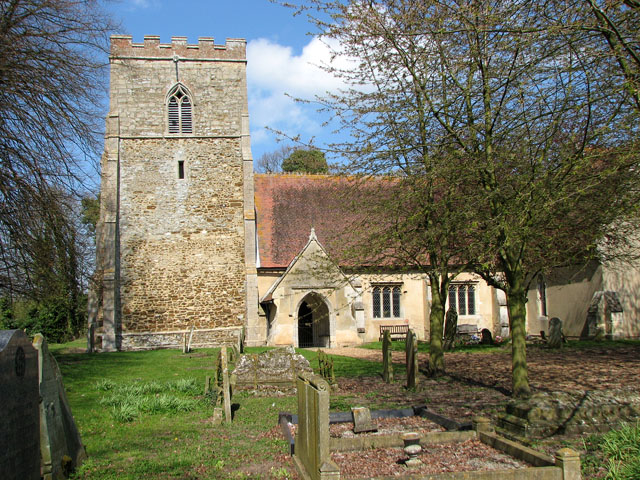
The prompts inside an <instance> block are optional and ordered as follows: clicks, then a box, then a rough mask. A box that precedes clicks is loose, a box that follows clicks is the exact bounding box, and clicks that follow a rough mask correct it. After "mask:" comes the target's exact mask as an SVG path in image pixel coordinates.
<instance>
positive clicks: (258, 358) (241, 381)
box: [232, 347, 313, 390]
mask: <svg viewBox="0 0 640 480" xmlns="http://www.w3.org/2000/svg"><path fill="white" fill-rule="evenodd" d="M303 372H306V373H313V370H312V368H311V366H310V365H309V361H308V360H307V359H306V358H304V357H303V356H302V355H300V354H297V353H295V351H294V349H293V347H288V348H277V349H274V350H269V351H267V352H264V353H260V354H251V355H242V356H241V357H240V359H239V360H238V362H237V364H236V368H235V370H234V371H233V374H232V383H234V385H235V388H236V389H239V390H250V389H257V390H260V389H265V390H269V389H270V387H277V388H278V389H280V390H282V389H286V390H293V389H294V388H295V384H296V379H297V377H298V374H300V373H303Z"/></svg>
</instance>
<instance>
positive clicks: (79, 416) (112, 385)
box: [50, 340, 640, 480]
mask: <svg viewBox="0 0 640 480" xmlns="http://www.w3.org/2000/svg"><path fill="white" fill-rule="evenodd" d="M568 346H569V347H570V348H575V349H580V348H583V346H581V345H580V344H577V343H576V344H573V342H572V343H571V344H570V345H568ZM611 346H612V347H613V346H614V345H613V343H612V345H611ZM83 348H84V341H82V340H78V341H75V342H71V343H68V344H63V345H51V346H50V349H51V351H52V352H54V354H55V355H56V358H57V360H58V364H59V366H60V369H61V371H62V374H63V377H64V383H65V388H66V392H67V396H68V398H69V402H70V404H71V408H72V411H73V414H74V417H75V419H76V423H77V425H78V427H79V429H80V433H81V436H82V440H83V443H84V444H85V446H86V448H87V453H88V455H89V459H88V460H87V461H86V462H85V463H84V465H82V467H81V468H80V469H79V471H78V472H76V474H75V476H74V477H73V478H75V479H87V480H88V479H92V480H93V479H118V480H120V479H136V480H137V479H181V480H188V479H201V480H202V479H221V480H233V479H249V478H250V479H264V480H271V479H292V478H297V476H296V474H295V470H294V467H293V463H292V461H291V458H290V457H289V456H288V453H287V448H288V446H287V445H286V443H285V441H284V440H283V439H282V438H281V436H280V435H278V434H277V426H276V423H277V419H278V413H279V412H283V411H289V412H296V410H297V406H296V399H295V397H294V396H288V397H282V396H280V397H254V396H251V395H248V394H246V393H238V394H236V395H234V396H233V399H232V403H234V404H235V408H236V410H235V416H234V421H233V423H232V424H231V425H225V424H223V425H219V426H214V425H212V423H211V421H210V419H211V417H212V412H213V405H212V404H211V401H210V399H209V398H206V397H205V396H204V395H203V389H204V381H205V377H206V376H207V375H212V374H213V364H214V358H215V355H216V354H217V349H199V350H197V351H195V352H193V353H191V354H187V355H184V354H182V353H181V352H180V351H179V350H156V351H148V352H117V353H101V354H85V353H78V352H80V351H81V350H82V349H83ZM366 348H374V349H376V348H381V346H380V345H378V344H377V342H376V343H374V344H369V345H367V346H366ZM420 348H421V351H425V348H428V345H427V344H424V343H422V344H420ZM394 349H396V350H404V343H403V342H394ZM264 350H265V348H256V349H251V348H249V349H247V351H248V352H249V353H259V352H261V351H264ZM457 351H462V352H477V353H478V354H482V353H483V352H486V353H489V352H496V351H503V352H507V351H509V350H508V346H507V347H486V346H478V345H476V346H471V347H466V346H465V347H459V349H458V350H457ZM299 352H300V353H302V354H303V355H304V356H305V357H306V358H307V359H308V360H309V361H310V363H311V366H312V367H313V368H314V369H317V368H318V362H317V353H316V352H315V351H311V350H299ZM332 358H333V361H334V371H335V375H336V377H337V378H339V379H340V378H342V379H343V382H345V383H347V384H348V383H349V382H351V383H352V384H353V383H354V382H357V383H358V384H360V381H359V380H356V379H357V378H362V379H363V380H362V381H369V382H372V383H371V385H372V388H371V391H370V392H367V393H366V395H365V396H366V397H370V399H371V402H372V406H373V408H381V406H384V407H385V408H386V407H391V406H406V404H402V405H399V404H397V405H385V401H386V400H385V398H384V396H383V395H381V392H379V391H377V387H375V385H379V383H376V382H378V381H379V380H373V381H372V378H373V377H378V376H379V374H380V372H381V363H380V362H376V361H367V360H362V359H355V358H349V357H342V356H332ZM394 369H395V371H396V374H399V375H401V376H402V375H406V372H405V371H404V366H402V365H399V364H394ZM366 377H368V378H369V380H366ZM440 382H444V383H446V384H447V385H451V386H453V383H450V382H452V380H451V379H449V378H447V377H445V378H443V379H442V380H441V381H440ZM445 386H446V385H445ZM467 388H471V387H467ZM426 393H428V392H426ZM451 394H452V395H453V396H454V397H455V396H456V393H455V392H453V391H452V392H451ZM404 395H405V394H403V393H402V392H401V391H400V393H399V396H396V397H394V398H395V401H396V403H397V402H398V401H401V400H402V399H404V400H405V401H406V400H407V399H405V398H404ZM361 400H362V399H361V398H360V399H359V400H356V397H354V396H353V395H348V394H332V396H331V408H332V409H333V410H341V411H345V410H348V409H349V408H350V407H351V406H354V405H353V402H354V401H361ZM629 428H630V429H627V430H623V431H622V432H623V433H622V434H620V435H617V436H616V434H615V433H614V434H609V436H608V437H606V436H590V437H588V439H587V441H586V442H585V443H584V445H583V447H584V448H582V450H583V452H585V453H586V455H585V457H584V458H583V464H584V466H585V474H587V475H585V478H589V479H590V478H601V476H602V477H604V475H606V474H607V473H609V475H610V476H609V477H607V478H611V479H632V478H640V477H635V476H634V475H638V474H639V473H638V472H639V470H640V460H639V458H640V443H639V440H638V439H640V427H638V426H635V429H634V428H633V426H632V427H629ZM580 441H581V440H580ZM616 444H619V445H621V446H620V448H619V450H620V451H621V452H622V453H615V448H614V447H615V446H616ZM571 446H572V447H573V448H576V447H578V448H579V447H580V445H571ZM612 446H613V447H612ZM605 447H607V448H610V450H605ZM603 452H607V453H603ZM627 465H628V466H627ZM625 469H626V470H625ZM616 472H622V474H616ZM625 472H630V475H631V476H625V475H626V473H625ZM614 474H615V475H614Z"/></svg>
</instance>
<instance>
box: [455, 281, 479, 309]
mask: <svg viewBox="0 0 640 480" xmlns="http://www.w3.org/2000/svg"><path fill="white" fill-rule="evenodd" d="M451 306H453V307H455V309H456V310H457V312H458V315H475V314H476V286H475V285H473V284H465V283H454V284H452V285H450V286H449V307H451Z"/></svg>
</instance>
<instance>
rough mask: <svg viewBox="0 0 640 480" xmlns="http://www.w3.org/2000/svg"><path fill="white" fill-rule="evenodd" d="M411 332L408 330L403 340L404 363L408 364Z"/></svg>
mask: <svg viewBox="0 0 640 480" xmlns="http://www.w3.org/2000/svg"><path fill="white" fill-rule="evenodd" d="M413 335H414V333H413V330H412V329H409V330H407V336H406V337H405V339H404V354H405V362H406V363H409V355H410V351H411V345H412V342H413V340H412V339H413Z"/></svg>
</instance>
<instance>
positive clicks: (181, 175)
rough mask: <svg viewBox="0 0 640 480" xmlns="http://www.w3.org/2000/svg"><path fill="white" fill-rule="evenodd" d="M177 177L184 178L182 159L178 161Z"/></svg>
mask: <svg viewBox="0 0 640 480" xmlns="http://www.w3.org/2000/svg"><path fill="white" fill-rule="evenodd" d="M178 178H179V179H183V178H184V161H183V160H180V161H178Z"/></svg>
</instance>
